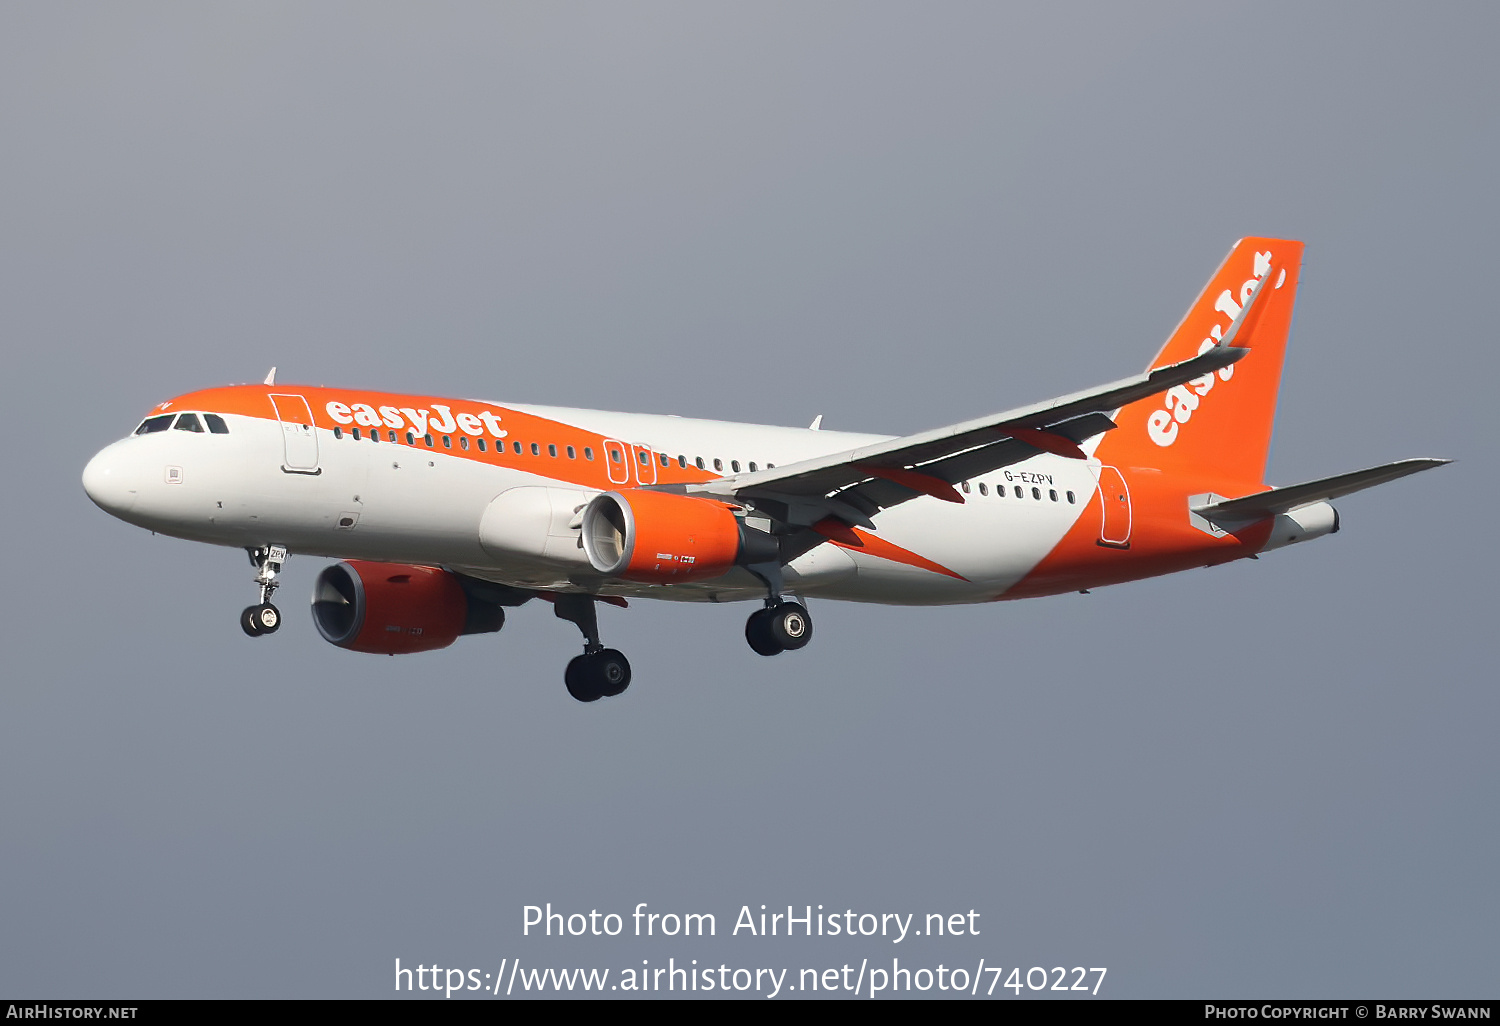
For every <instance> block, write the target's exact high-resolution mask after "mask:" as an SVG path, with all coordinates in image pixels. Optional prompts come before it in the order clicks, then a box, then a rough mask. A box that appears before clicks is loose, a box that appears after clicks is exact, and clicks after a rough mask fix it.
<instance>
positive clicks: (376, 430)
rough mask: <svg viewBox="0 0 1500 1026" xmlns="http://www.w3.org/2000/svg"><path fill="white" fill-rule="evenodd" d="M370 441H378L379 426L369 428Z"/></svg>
mask: <svg viewBox="0 0 1500 1026" xmlns="http://www.w3.org/2000/svg"><path fill="white" fill-rule="evenodd" d="M370 441H372V442H378V441H380V429H379V428H371V429H370Z"/></svg>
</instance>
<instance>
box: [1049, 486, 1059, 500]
mask: <svg viewBox="0 0 1500 1026" xmlns="http://www.w3.org/2000/svg"><path fill="white" fill-rule="evenodd" d="M1047 494H1048V495H1049V496H1050V497H1051V499H1052V501H1053V502H1056V501H1057V489H1056V488H1048V489H1047Z"/></svg>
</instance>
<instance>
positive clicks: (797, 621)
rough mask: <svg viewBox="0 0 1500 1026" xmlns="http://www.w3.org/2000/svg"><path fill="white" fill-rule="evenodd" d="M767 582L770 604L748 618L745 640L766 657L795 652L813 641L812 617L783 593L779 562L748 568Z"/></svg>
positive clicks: (767, 598) (804, 608)
mask: <svg viewBox="0 0 1500 1026" xmlns="http://www.w3.org/2000/svg"><path fill="white" fill-rule="evenodd" d="M746 569H747V570H749V571H750V572H751V573H753V574H754V575H755V576H756V577H759V578H760V579H761V580H762V581H764V582H765V585H766V607H765V608H764V609H757V610H756V611H755V612H753V613H751V614H750V619H748V620H746V621H745V640H746V641H748V642H750V647H751V648H752V649H754V650H755V651H756V652H757V653H758V654H760V655H763V656H773V655H779V654H780V653H782V652H795V651H796V650H797V649H799V648H802V647H803V646H805V645H806V644H807V643H808V642H809V641H811V640H812V618H811V617H809V616H808V615H807V607H806V606H804V605H802V604H801V603H800V602H788V601H787V600H786V599H784V598H782V596H781V567H780V565H779V564H771V563H757V564H755V565H753V566H749V567H746Z"/></svg>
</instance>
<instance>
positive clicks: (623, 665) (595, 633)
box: [552, 595, 630, 702]
mask: <svg viewBox="0 0 1500 1026" xmlns="http://www.w3.org/2000/svg"><path fill="white" fill-rule="evenodd" d="M552 611H553V612H554V613H556V614H557V616H558V618H559V619H562V620H568V621H571V622H572V623H574V624H576V625H577V626H578V629H579V630H580V631H582V632H583V641H584V644H583V655H581V656H574V657H573V660H572V662H570V663H568V669H567V671H566V672H565V673H564V674H563V682H564V683H566V684H567V686H568V694H570V695H572V696H573V697H574V698H576V699H577V700H578V701H580V702H597V701H598V700H599V699H601V698H613V697H615V696H616V695H618V694H622V693H623V692H624V691H625V689H626V688H628V687H630V660H628V659H626V658H625V656H624V655H623V654H621V653H620V652H619V651H617V650H615V649H613V648H605V647H604V646H603V645H602V644H600V642H599V620H598V617H597V616H596V615H595V611H594V596H592V595H557V596H555V597H554V598H553V600H552Z"/></svg>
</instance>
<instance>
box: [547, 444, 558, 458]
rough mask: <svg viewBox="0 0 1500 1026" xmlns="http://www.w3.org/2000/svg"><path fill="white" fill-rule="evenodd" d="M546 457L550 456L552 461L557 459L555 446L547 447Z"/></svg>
mask: <svg viewBox="0 0 1500 1026" xmlns="http://www.w3.org/2000/svg"><path fill="white" fill-rule="evenodd" d="M547 455H548V456H551V457H552V458H553V459H557V446H556V445H549V446H547Z"/></svg>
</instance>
